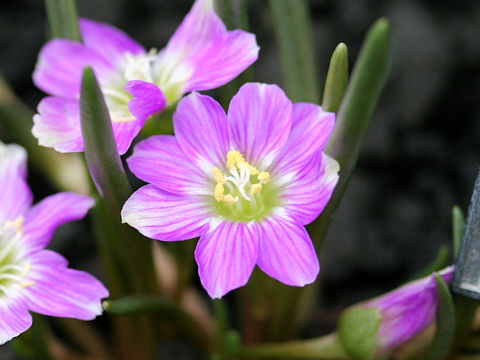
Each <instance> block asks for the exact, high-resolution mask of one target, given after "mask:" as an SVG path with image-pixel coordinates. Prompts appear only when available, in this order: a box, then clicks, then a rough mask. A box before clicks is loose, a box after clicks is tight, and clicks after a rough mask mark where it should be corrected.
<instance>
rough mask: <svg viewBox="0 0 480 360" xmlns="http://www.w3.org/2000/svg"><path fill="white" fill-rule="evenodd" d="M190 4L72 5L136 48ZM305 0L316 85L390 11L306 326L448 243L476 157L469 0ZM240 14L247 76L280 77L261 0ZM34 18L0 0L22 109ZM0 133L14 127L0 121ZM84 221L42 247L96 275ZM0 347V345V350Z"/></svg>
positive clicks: (0, 27)
mask: <svg viewBox="0 0 480 360" xmlns="http://www.w3.org/2000/svg"><path fill="white" fill-rule="evenodd" d="M191 4H192V1H186V0H177V1H162V0H102V1H97V0H81V1H78V12H79V15H80V16H82V17H87V18H91V19H94V20H98V21H103V22H108V23H110V24H113V25H115V26H117V27H119V28H121V29H123V30H124V31H126V32H127V33H128V34H129V35H130V36H131V37H133V38H134V39H136V40H137V41H139V42H140V43H142V44H143V45H144V46H145V47H147V48H150V47H156V48H162V47H163V46H164V45H165V44H166V42H167V41H168V39H169V38H170V36H171V35H172V34H173V32H174V31H175V29H176V27H177V26H178V25H179V23H180V22H181V20H182V19H183V17H184V16H185V14H186V13H187V12H188V10H189V9H190V7H191ZM309 6H310V10H311V19H312V23H313V37H314V46H315V53H316V56H317V74H315V76H317V77H318V79H319V83H320V84H322V86H323V82H324V80H325V76H326V72H327V68H328V62H329V59H330V55H331V53H332V51H333V50H334V48H335V46H336V45H337V44H338V43H339V42H344V43H346V44H347V46H348V50H349V58H350V68H351V67H352V65H353V63H354V60H355V59H356V57H357V55H358V51H359V49H360V45H361V42H362V40H363V38H364V36H365V33H366V31H367V29H368V27H369V26H370V25H371V24H372V23H373V22H374V21H375V20H376V19H377V18H379V17H382V16H386V17H388V18H389V19H390V21H391V24H392V44H393V48H392V58H391V69H390V73H389V76H388V79H387V83H386V86H385V89H384V92H383V95H382V96H381V98H380V100H379V105H378V108H377V110H376V112H375V115H374V117H373V120H372V122H371V126H370V128H369V130H368V134H367V138H366V142H365V145H364V147H363V151H362V154H361V156H360V160H359V163H358V166H357V170H356V171H355V173H354V176H353V177H352V180H351V182H350V185H349V187H348V188H347V191H346V194H345V197H344V200H343V202H342V204H341V206H340V208H339V210H338V212H337V213H336V215H335V218H334V221H333V223H332V225H331V227H330V231H329V233H328V236H327V240H326V243H325V247H324V251H323V255H322V259H321V264H322V271H321V278H322V281H323V285H322V287H323V294H324V296H323V297H324V298H323V305H322V307H319V309H318V311H317V312H316V313H315V314H313V315H312V317H311V319H310V321H309V325H308V327H307V329H306V330H305V335H306V336H314V335H318V334H320V333H322V332H324V329H325V327H326V328H328V326H329V325H328V324H327V325H325V326H324V325H322V324H320V321H325V318H331V321H332V324H333V323H334V321H335V319H336V316H337V315H338V312H339V311H340V310H341V309H342V308H343V307H345V306H346V305H349V304H351V303H353V302H355V301H359V300H362V299H365V298H368V297H371V296H374V295H376V294H380V293H381V292H382V291H386V290H389V289H391V288H393V287H395V286H397V285H399V284H401V283H402V281H405V280H407V279H409V278H410V277H411V276H412V275H414V274H415V273H416V272H417V271H419V270H421V269H422V268H423V267H425V266H426V265H427V264H429V263H430V262H431V261H432V260H433V259H434V258H435V256H436V253H437V251H438V248H439V247H440V246H441V245H448V246H450V244H451V209H452V206H453V205H460V206H461V208H462V210H464V211H465V212H466V210H467V207H468V203H469V200H470V195H471V191H472V186H473V183H474V180H475V176H476V175H477V172H478V167H479V165H480V113H479V112H480V103H479V94H480V41H479V35H480V2H476V1H468V0H457V1H454V2H451V1H433V0H430V1H427V0H423V1H420V0H392V1H378V0H341V1H334V0H311V1H309ZM249 23H250V31H251V32H254V33H255V34H256V35H257V41H258V43H259V45H260V48H261V50H260V56H259V59H258V61H257V62H256V63H255V64H254V66H253V72H254V78H255V80H256V81H260V82H266V83H277V84H280V85H281V84H282V77H281V65H280V57H279V53H278V48H277V44H276V39H275V33H274V28H273V22H272V18H271V13H270V11H269V7H268V2H267V1H265V0H257V1H249ZM45 30H46V24H45V12H44V8H43V2H42V1H38V0H2V1H1V4H0V54H1V56H0V72H1V73H2V74H3V76H4V77H5V78H6V80H7V81H8V82H9V83H10V85H11V86H12V87H13V89H14V91H15V92H16V93H17V94H18V96H19V97H20V98H21V99H22V100H24V101H25V102H26V103H27V104H28V105H29V106H30V107H31V108H32V109H34V108H35V107H36V105H37V104H38V102H39V100H40V99H41V98H42V97H43V96H44V95H43V94H42V93H41V92H40V91H39V90H37V89H35V87H34V86H33V84H32V80H31V74H32V71H33V69H34V65H35V61H36V56H37V54H38V52H39V50H40V48H41V47H42V45H43V44H44V42H45V39H46V31H45ZM312 76H313V75H312ZM213 94H214V95H215V94H216V93H215V92H213ZM0 123H1V119H0ZM0 131H2V127H1V125H0ZM0 140H1V141H4V142H10V141H14V138H12V137H11V136H10V134H8V133H6V132H5V131H3V132H0ZM29 183H30V185H31V186H32V188H33V191H34V194H35V198H36V199H37V200H38V199H41V198H43V197H44V196H46V195H48V194H51V193H53V192H55V191H57V190H56V189H55V188H53V187H52V186H51V185H50V184H49V183H48V182H47V181H46V180H45V179H44V178H42V177H41V176H40V175H39V174H36V173H35V172H34V171H32V170H30V175H29ZM88 231H89V230H88V226H86V223H85V222H84V223H82V222H77V223H73V224H67V225H65V226H63V227H62V228H61V229H60V230H59V231H58V232H57V234H56V235H55V238H54V241H53V242H52V244H51V247H52V248H55V249H56V250H58V251H59V252H61V253H62V254H63V255H65V256H66V257H67V258H68V259H69V260H70V262H71V264H72V267H76V268H81V269H84V270H88V271H91V272H93V273H95V274H97V275H98V274H100V267H99V265H98V264H97V262H96V259H95V257H93V256H92V254H93V248H94V241H93V239H92V235H91V234H90V233H89V232H88ZM100 276H101V275H100ZM227 299H228V296H227ZM322 319H323V320H322ZM4 348H5V347H2V349H1V350H0V357H1V358H2V359H4V358H5V359H8V356H9V355H8V354H5V355H3V356H2V351H6V350H4Z"/></svg>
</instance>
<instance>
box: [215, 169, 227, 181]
mask: <svg viewBox="0 0 480 360" xmlns="http://www.w3.org/2000/svg"><path fill="white" fill-rule="evenodd" d="M213 177H214V178H215V181H216V182H217V184H225V175H224V174H223V172H222V170H220V169H219V168H218V167H214V168H213Z"/></svg>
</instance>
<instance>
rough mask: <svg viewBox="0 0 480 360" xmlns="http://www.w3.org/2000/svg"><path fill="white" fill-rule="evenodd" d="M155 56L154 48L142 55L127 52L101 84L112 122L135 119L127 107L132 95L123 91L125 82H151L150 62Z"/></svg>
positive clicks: (151, 62)
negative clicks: (115, 69) (115, 68)
mask: <svg viewBox="0 0 480 360" xmlns="http://www.w3.org/2000/svg"><path fill="white" fill-rule="evenodd" d="M156 58H157V50H156V49H151V50H150V51H149V52H148V53H147V54H143V55H132V54H131V53H127V54H125V56H124V58H123V59H122V60H121V61H120V62H119V65H118V70H117V71H116V72H115V73H113V74H111V75H110V78H109V79H108V80H107V81H106V82H105V84H102V92H103V95H104V96H105V102H106V103H107V107H108V110H109V111H110V116H111V118H112V121H113V122H128V121H132V120H135V117H134V116H133V115H132V114H130V111H129V110H128V107H127V104H128V102H129V101H130V100H131V99H132V95H130V94H129V93H128V92H126V91H125V84H126V83H127V82H128V81H130V80H143V81H147V82H150V83H151V82H153V75H152V66H153V65H152V64H153V62H154V61H155V59H156Z"/></svg>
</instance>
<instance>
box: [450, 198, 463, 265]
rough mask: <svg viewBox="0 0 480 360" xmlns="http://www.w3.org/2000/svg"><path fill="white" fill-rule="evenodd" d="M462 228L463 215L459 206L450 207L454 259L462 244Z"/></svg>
mask: <svg viewBox="0 0 480 360" xmlns="http://www.w3.org/2000/svg"><path fill="white" fill-rule="evenodd" d="M463 230H465V215H464V214H463V211H462V209H460V207H459V206H454V207H453V208H452V231H453V258H454V259H456V258H457V256H458V252H459V251H460V245H461V244H462V236H463Z"/></svg>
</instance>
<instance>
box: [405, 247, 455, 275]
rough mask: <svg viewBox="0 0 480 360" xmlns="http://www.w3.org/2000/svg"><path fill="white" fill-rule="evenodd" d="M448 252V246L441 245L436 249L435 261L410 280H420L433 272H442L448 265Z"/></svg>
mask: <svg viewBox="0 0 480 360" xmlns="http://www.w3.org/2000/svg"><path fill="white" fill-rule="evenodd" d="M449 256H450V251H448V246H446V245H443V246H441V247H440V248H439V249H438V252H437V256H436V257H435V259H434V260H433V261H432V262H431V263H430V264H429V265H427V266H426V267H425V268H423V269H422V270H420V271H419V272H417V273H416V274H415V275H414V276H412V280H414V279H421V278H423V277H425V276H428V275H430V274H431V273H434V272H435V271H439V270H442V269H443V268H444V267H445V266H447V265H448V264H449Z"/></svg>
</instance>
